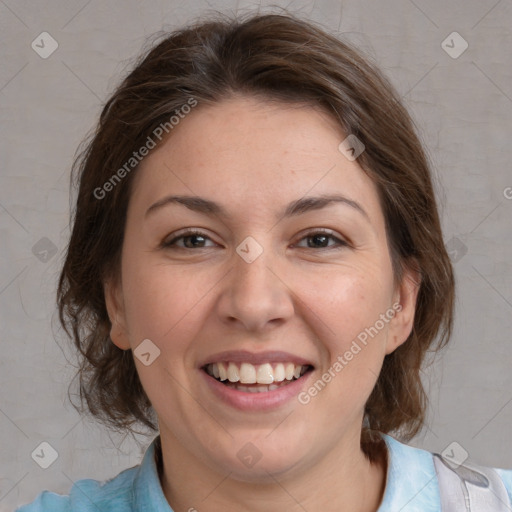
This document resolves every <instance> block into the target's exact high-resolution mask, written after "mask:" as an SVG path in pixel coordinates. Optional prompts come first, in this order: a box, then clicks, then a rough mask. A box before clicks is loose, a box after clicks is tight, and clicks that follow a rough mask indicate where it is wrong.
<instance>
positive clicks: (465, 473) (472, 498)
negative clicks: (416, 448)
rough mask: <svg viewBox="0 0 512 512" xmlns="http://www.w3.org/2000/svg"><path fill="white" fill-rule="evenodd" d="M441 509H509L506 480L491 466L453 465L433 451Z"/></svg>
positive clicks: (474, 511)
mask: <svg viewBox="0 0 512 512" xmlns="http://www.w3.org/2000/svg"><path fill="white" fill-rule="evenodd" d="M433 456H434V467H435V469H436V473H437V478H438V482H439V492H440V494H441V510H442V512H491V511H492V512H512V503H511V502H510V498H509V496H508V493H507V489H506V488H505V484H504V483H503V481H502V480H501V478H500V476H499V475H498V473H496V471H494V469H492V468H487V467H483V466H477V465H474V464H470V463H469V462H465V463H464V464H463V465H459V466H457V465H455V464H454V463H453V462H451V461H449V460H447V459H446V458H445V457H443V456H442V455H439V454H438V453H434V454H433Z"/></svg>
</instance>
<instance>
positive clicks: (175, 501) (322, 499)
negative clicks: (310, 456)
mask: <svg viewBox="0 0 512 512" xmlns="http://www.w3.org/2000/svg"><path fill="white" fill-rule="evenodd" d="M161 443H162V458H163V460H162V462H163V464H162V474H161V476H160V479H161V483H162V489H163V492H164V495H165V497H166V498H167V501H168V502H169V503H170V505H171V506H172V508H173V510H174V512H194V511H197V512H213V511H218V510H223V511H225V512H249V511H250V512H260V511H261V512H263V511H265V512H278V511H279V512H280V511H282V510H291V511H295V510H297V511H303V510H337V511H339V512H345V511H351V512H377V510H378V508H379V504H380V503H381V501H382V497H383V495H384V490H385V485H386V473H387V454H386V451H385V450H383V451H381V452H380V456H379V458H378V460H377V461H374V462H373V463H372V462H370V461H369V460H368V459H367V458H366V457H365V455H364V454H363V452H362V451H361V449H360V448H359V447H358V446H357V449H355V450H352V451H348V450H347V449H343V447H342V446H340V447H339V448H338V449H335V450H332V451H331V452H330V453H328V454H326V455H325V456H324V457H323V458H322V459H321V460H318V461H316V463H315V464H313V465H311V466H308V468H307V471H303V472H294V471H289V472H286V473H283V474H280V475H271V474H270V473H267V475H268V478H266V479H265V481H264V482H258V483H254V482H246V481H241V480H237V479H236V478H234V475H233V474H222V473H220V472H216V471H214V470H212V469H211V468H210V467H208V466H206V465H205V464H204V463H203V462H202V461H200V460H198V459H197V458H195V457H193V456H192V454H190V452H189V451H188V450H187V449H186V448H185V447H183V446H182V445H181V444H180V443H179V442H178V441H177V440H176V439H175V438H173V437H169V436H165V437H164V438H161ZM292 473H293V474H292Z"/></svg>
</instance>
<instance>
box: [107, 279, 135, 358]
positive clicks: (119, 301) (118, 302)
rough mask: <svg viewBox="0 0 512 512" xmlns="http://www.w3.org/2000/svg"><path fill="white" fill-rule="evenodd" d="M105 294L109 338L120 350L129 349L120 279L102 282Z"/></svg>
mask: <svg viewBox="0 0 512 512" xmlns="http://www.w3.org/2000/svg"><path fill="white" fill-rule="evenodd" d="M103 291H104V294H105V304H106V306H107V312H108V317H109V318H110V323H111V324H112V327H111V329H110V339H111V340H112V342H113V343H114V345H116V346H117V347H119V348H120V349H122V350H128V349H130V348H131V347H130V341H129V338H128V330H127V328H126V316H125V308H124V299H123V290H122V286H121V284H120V279H119V280H118V279H114V278H112V279H108V280H107V281H105V282H104V284H103Z"/></svg>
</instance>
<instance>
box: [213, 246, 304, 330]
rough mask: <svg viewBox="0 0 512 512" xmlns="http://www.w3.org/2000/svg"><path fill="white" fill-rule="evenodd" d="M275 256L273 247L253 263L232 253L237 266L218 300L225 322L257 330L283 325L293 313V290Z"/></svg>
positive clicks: (221, 315)
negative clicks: (272, 252) (279, 268)
mask: <svg viewBox="0 0 512 512" xmlns="http://www.w3.org/2000/svg"><path fill="white" fill-rule="evenodd" d="M276 259H277V258H276V257H275V256H274V255H272V254H271V252H270V250H264V251H263V253H262V254H261V255H260V256H259V257H258V258H257V259H256V260H254V261H253V262H252V263H247V262H246V261H244V259H243V258H241V257H240V256H239V255H238V254H236V253H235V254H234V255H233V260H234V261H233V263H234V266H233V268H232V270H231V271H230V272H229V273H228V275H227V276H226V279H225V280H223V288H222V291H221V294H220V297H219V300H218V303H217V313H218V315H219V317H220V318H221V320H222V322H224V323H227V324H229V326H230V327H231V328H233V327H236V326H238V327H240V328H242V329H245V330H248V331H253V332H256V331H266V330H268V329H269V328H272V326H274V327H276V326H278V325H281V324H283V323H285V322H286V321H287V320H289V319H290V318H291V317H292V316H293V315H294V302H293V296H292V291H291V289H290V288H289V285H288V284H287V283H286V282H285V279H286V277H285V276H284V275H282V274H283V272H279V270H278V265H277V264H276Z"/></svg>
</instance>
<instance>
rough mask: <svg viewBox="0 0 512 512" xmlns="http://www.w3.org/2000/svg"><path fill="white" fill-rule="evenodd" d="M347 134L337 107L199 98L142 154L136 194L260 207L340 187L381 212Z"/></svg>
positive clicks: (143, 199) (148, 199) (142, 200)
mask: <svg viewBox="0 0 512 512" xmlns="http://www.w3.org/2000/svg"><path fill="white" fill-rule="evenodd" d="M345 138H346V134H345V133H344V132H343V130H342V129H341V127H340V126H339V125H338V124H337V123H336V122H335V120H334V119H333V118H332V117H331V116H330V115H328V114H327V113H326V112H324V111H323V110H321V109H320V108H315V107H312V106H304V105H297V104H284V103H276V102H264V101H262V100H257V99H254V98H247V97H237V98H232V99H229V100H224V101H222V102H220V103H217V104H214V105H211V106H210V105H208V106H206V105H199V106H197V107H196V108H195V109H194V110H193V111H192V112H191V113H190V114H188V115H187V116H186V117H185V118H184V119H182V120H181V121H180V123H179V125H177V126H176V127H175V128H174V129H173V131H172V132H171V135H170V136H169V137H168V138H167V140H165V141H164V142H163V143H162V144H161V145H160V146H158V147H157V148H156V149H154V150H152V152H151V153H150V154H149V155H148V156H147V157H146V158H145V159H144V160H143V161H142V163H141V165H140V166H139V169H138V171H137V174H136V176H135V182H134V187H133V195H132V199H131V201H130V202H131V203H132V202H133V203H134V207H137V206H138V207H143V206H144V205H149V204H150V203H153V202H154V201H157V200H158V199H159V198H161V197H162V196H164V195H165V194H166V193H179V194H187V195H198V196H202V197H208V198H209V199H212V200H214V201H215V202H219V203H222V204H225V205H227V209H228V210H229V208H230V207H231V208H232V210H233V212H235V211H237V212H240V211H246V212H253V213H254V214H257V213H258V212H261V211H264V210H269V211H270V210H272V209H274V210H275V209H277V208H279V207H280V206H281V205H282V204H285V203H289V202H290V201H293V200H296V199H298V198H300V197H303V196H305V195H319V194H331V193H335V192H339V193H343V194H344V195H346V196H347V197H351V198H353V199H354V200H356V199H357V200H358V201H362V202H364V203H365V204H366V205H367V208H366V209H367V211H368V213H369V214H370V216H372V215H373V216H377V217H378V216H379V214H380V212H379V207H378V197H377V191H376V188H375V186H374V183H373V182H372V181H371V179H370V178H369V177H368V176H367V175H366V173H365V172H364V171H363V170H362V169H361V167H360V166H359V165H358V163H357V161H350V160H348V159H347V158H346V157H345V156H344V155H343V154H342V153H341V152H340V151H339V149H338V147H339V145H340V143H341V142H342V141H343V140H344V139H345ZM146 207H147V206H146ZM375 208H377V210H375ZM372 210H374V211H372Z"/></svg>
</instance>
